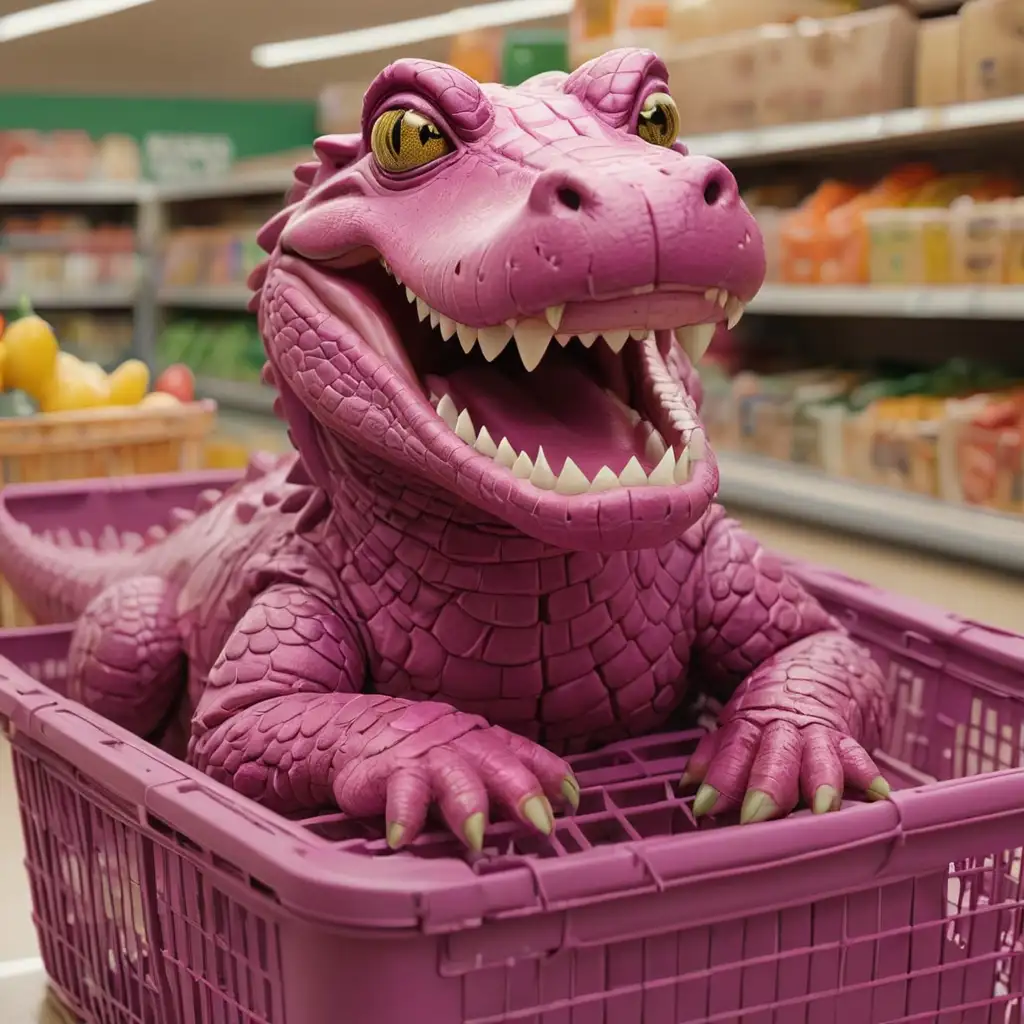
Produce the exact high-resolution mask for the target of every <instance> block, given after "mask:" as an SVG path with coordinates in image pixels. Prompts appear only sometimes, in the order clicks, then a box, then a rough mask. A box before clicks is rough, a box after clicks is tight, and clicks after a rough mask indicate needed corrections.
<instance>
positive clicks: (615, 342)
mask: <svg viewBox="0 0 1024 1024" xmlns="http://www.w3.org/2000/svg"><path fill="white" fill-rule="evenodd" d="M604 340H605V344H606V345H607V346H608V347H609V348H610V349H611V350H612V351H613V352H615V353H616V354H618V353H619V352H621V351H622V349H623V346H624V345H625V344H626V342H627V341H629V331H605V333H604Z"/></svg>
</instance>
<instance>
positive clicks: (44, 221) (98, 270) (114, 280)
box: [0, 213, 139, 294]
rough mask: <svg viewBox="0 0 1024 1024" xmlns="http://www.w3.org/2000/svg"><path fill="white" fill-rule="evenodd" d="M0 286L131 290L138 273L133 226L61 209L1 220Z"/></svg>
mask: <svg viewBox="0 0 1024 1024" xmlns="http://www.w3.org/2000/svg"><path fill="white" fill-rule="evenodd" d="M0 239H2V242H0V288H3V289H4V290H6V291H10V292H14V293H15V294H18V293H20V292H29V293H31V292H33V291H36V290H39V289H51V290H54V291H56V290H58V289H72V290H76V291H87V290H89V289H114V288H124V289H130V288H133V287H134V286H135V284H136V282H137V280H138V276H139V257H138V254H137V252H136V237H135V229H134V228H133V227H131V226H130V225H123V224H93V223H91V222H90V221H89V220H88V218H85V217H81V216H74V215H70V214H61V213H47V214H43V215H41V216H38V217H25V216H19V217H8V218H7V219H6V220H4V221H3V223H2V224H0Z"/></svg>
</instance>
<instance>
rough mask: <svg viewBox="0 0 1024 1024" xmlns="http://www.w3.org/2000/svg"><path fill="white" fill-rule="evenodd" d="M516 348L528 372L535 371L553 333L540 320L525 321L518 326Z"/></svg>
mask: <svg viewBox="0 0 1024 1024" xmlns="http://www.w3.org/2000/svg"><path fill="white" fill-rule="evenodd" d="M515 338H516V348H517V349H518V350H519V358H520V359H521V360H522V361H523V366H525V367H526V369H527V370H531V371H532V370H535V369H537V367H538V365H540V361H541V360H542V359H543V358H544V353H545V352H547V350H548V345H549V344H550V343H551V331H550V330H549V329H548V326H547V324H544V323H542V322H541V321H539V320H523V321H522V322H521V323H519V324H518V325H517V326H516V331H515Z"/></svg>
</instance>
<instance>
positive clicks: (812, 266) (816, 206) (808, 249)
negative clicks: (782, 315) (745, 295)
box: [779, 180, 860, 284]
mask: <svg viewBox="0 0 1024 1024" xmlns="http://www.w3.org/2000/svg"><path fill="white" fill-rule="evenodd" d="M859 193H860V190H859V189H858V188H857V186H855V185H850V184H847V183H846V182H842V181H834V180H829V181H824V182H822V184H821V185H820V186H819V187H818V188H817V189H816V190H815V191H814V192H813V193H811V195H810V196H808V197H807V198H806V199H805V200H804V201H803V202H802V203H801V204H800V206H798V207H797V208H796V209H795V210H793V211H792V212H791V213H789V214H787V215H786V216H785V217H784V218H782V221H781V223H780V226H779V257H780V259H779V272H780V276H781V278H782V280H783V281H786V282H787V283H789V284H817V283H818V282H819V281H820V273H821V264H822V260H823V258H824V254H823V251H822V236H823V233H824V224H825V219H826V217H827V216H828V214H829V213H830V212H831V211H833V210H835V209H837V208H838V207H840V206H842V205H843V204H844V203H847V202H849V201H850V200H851V199H852V198H853V197H854V196H856V195H858V194H859Z"/></svg>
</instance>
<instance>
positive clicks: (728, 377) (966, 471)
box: [701, 337, 1024, 514]
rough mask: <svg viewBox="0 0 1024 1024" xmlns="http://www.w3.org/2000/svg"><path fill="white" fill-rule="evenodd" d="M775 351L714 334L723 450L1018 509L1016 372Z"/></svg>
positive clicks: (716, 431) (714, 397) (716, 436)
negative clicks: (856, 365)
mask: <svg viewBox="0 0 1024 1024" xmlns="http://www.w3.org/2000/svg"><path fill="white" fill-rule="evenodd" d="M773 362H775V363H776V365H773V366H771V367H770V368H765V367H761V366H759V365H758V363H759V359H758V354H757V350H756V346H752V348H751V350H750V352H749V353H744V352H743V351H742V349H741V348H740V347H738V346H737V345H736V344H735V342H733V341H732V339H729V338H727V337H723V338H716V340H715V342H714V343H713V344H712V346H711V349H710V351H709V353H708V356H707V359H706V363H705V365H704V368H703V370H702V374H701V376H702V380H703V383H704V389H705V410H704V416H705V422H706V423H707V426H708V431H709V434H710V436H711V438H712V439H713V441H714V443H715V445H716V447H717V448H718V449H719V450H720V451H729V450H732V451H738V452H744V453H747V454H751V455H759V456H763V457H768V458H773V459H778V460H782V461H786V462H793V463H797V464H800V465H803V466H807V467H811V468H814V469H817V470H820V471H822V472H824V473H827V474H828V475H830V476H835V477H839V478H843V479H848V480H856V481H859V482H862V483H867V484H873V485H881V486H886V487H892V488H896V489H898V490H903V491H910V492H913V493H917V494H922V495H927V496H929V497H932V498H939V499H943V500H946V501H952V502H962V503H965V504H970V505H975V506H978V507H984V508H989V509H992V510H995V511H1000V512H1010V513H1016V514H1024V380H1020V379H1018V378H1014V377H1012V376H1010V375H1007V374H1004V373H1002V372H1000V371H999V370H998V369H994V368H992V367H989V366H985V365H981V364H978V363H975V362H972V361H970V360H965V359H958V360H954V361H951V362H949V363H946V364H944V365H942V366H939V367H937V368H934V369H931V370H922V371H919V372H906V371H901V370H888V371H886V370H885V369H884V368H880V369H879V370H876V371H871V372H867V371H863V370H859V371H853V370H849V369H846V368H843V367H828V366H826V367H820V366H819V367H808V366H806V365H801V364H799V363H795V362H794V363H791V365H788V366H779V365H777V363H778V361H777V360H773Z"/></svg>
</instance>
